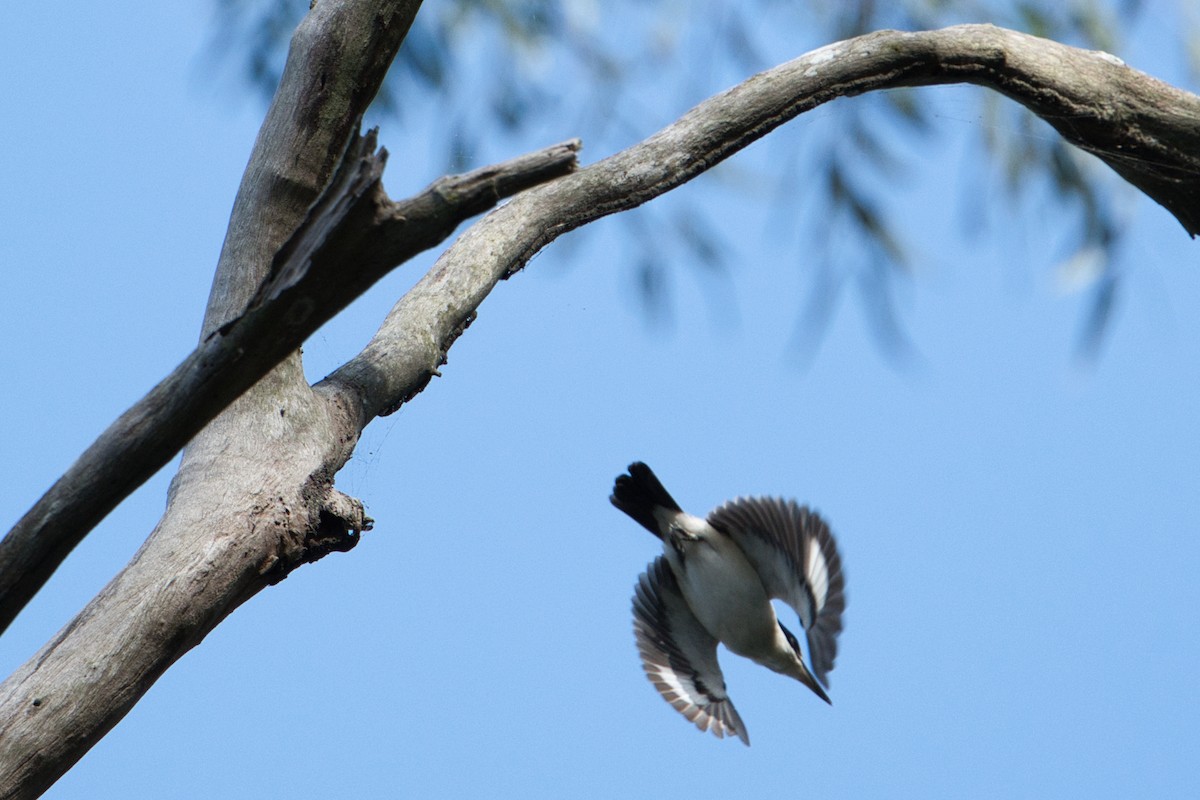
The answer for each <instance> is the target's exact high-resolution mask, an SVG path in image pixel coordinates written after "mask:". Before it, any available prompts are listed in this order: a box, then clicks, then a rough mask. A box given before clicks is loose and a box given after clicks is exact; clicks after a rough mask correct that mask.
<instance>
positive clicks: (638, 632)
mask: <svg viewBox="0 0 1200 800" xmlns="http://www.w3.org/2000/svg"><path fill="white" fill-rule="evenodd" d="M633 632H634V635H635V636H636V637H637V647H638V653H639V654H640V655H641V657H642V668H643V669H645V670H646V677H648V678H649V679H650V682H651V683H653V684H654V688H656V689H658V692H659V694H661V695H662V696H663V699H664V700H666V701H667V702H668V703H670V704H671V705H673V706H674V707H675V709H676V710H677V711H679V712H680V713H681V714H683V715H684V716H685V717H687V718H688V719H689V720H691V721H692V722H693V723H695V725H696V727H697V728H699V729H700V730H702V731H712V732H713V733H714V734H716V735H717V737H718V738H724V737H725V736H728V735H731V734H733V735H736V736H737V737H738V738H739V739H741V740H742V741H743V742H745V743H746V744H750V737H749V736H748V735H747V734H746V726H745V725H743V724H742V718H741V717H739V716H738V713H737V710H736V709H735V708H734V707H733V703H732V702H731V701H730V700H729V696H728V695H727V694H725V678H724V676H722V674H721V665H720V664H718V663H717V640H716V639H715V638H713V636H712V635H711V634H710V633H709V632H708V631H706V630H705V629H704V627H703V626H702V625H701V624H700V622H699V621H698V620H697V619H696V617H695V615H694V614H692V610H691V608H689V607H688V604H687V601H686V600H684V599H683V594H682V593H681V592H680V591H679V584H678V583H677V582H676V580H675V574H674V573H673V572H671V567H670V566H669V565H668V564H667V562H666V559H664V558H663V557H661V556H660V557H659V558H657V559H655V560H654V561H653V562H652V563H651V564H650V566H649V567H647V568H646V571H645V572H643V573H642V574H641V576H640V577H639V578H638V585H637V589H636V590H635V592H634V595H633Z"/></svg>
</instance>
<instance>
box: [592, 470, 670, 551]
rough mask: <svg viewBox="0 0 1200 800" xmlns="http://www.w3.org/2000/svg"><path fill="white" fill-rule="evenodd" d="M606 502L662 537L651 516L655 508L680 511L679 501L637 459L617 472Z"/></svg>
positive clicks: (655, 521) (656, 521) (656, 522)
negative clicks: (627, 469)
mask: <svg viewBox="0 0 1200 800" xmlns="http://www.w3.org/2000/svg"><path fill="white" fill-rule="evenodd" d="M608 499H609V501H610V502H611V503H612V504H613V505H614V506H616V507H617V508H619V509H621V510H622V511H624V512H625V513H626V514H628V515H629V516H630V517H632V518H633V519H634V520H635V521H636V522H637V523H638V524H639V525H641V526H642V527H643V528H645V529H646V530H648V531H650V532H651V533H653V534H654V535H655V536H658V537H660V538H661V537H662V533H661V531H659V529H658V520H656V519H655V517H654V510H655V509H656V508H665V509H667V510H669V511H681V510H682V509H680V508H679V504H678V503H676V502H675V499H674V498H673V497H671V495H670V494H668V493H667V490H666V489H665V488H663V485H662V483H661V482H660V481H659V480H658V477H657V476H656V475H655V474H654V472H653V471H652V470H651V469H650V468H649V467H647V466H646V465H645V464H643V463H642V462H641V461H635V462H633V463H632V464H630V465H629V471H628V472H627V473H626V474H624V475H618V476H617V480H616V481H615V482H614V483H613V492H612V495H610V496H609V498H608Z"/></svg>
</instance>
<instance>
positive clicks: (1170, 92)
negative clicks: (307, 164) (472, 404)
mask: <svg viewBox="0 0 1200 800" xmlns="http://www.w3.org/2000/svg"><path fill="white" fill-rule="evenodd" d="M949 83H973V84H978V85H980V86H985V87H988V88H991V89H995V90H996V91H999V92H1002V93H1004V94H1005V95H1007V96H1009V97H1011V98H1013V99H1014V100H1016V101H1017V102H1019V103H1021V104H1023V105H1025V106H1026V107H1027V108H1029V109H1030V110H1032V111H1033V112H1035V113H1037V114H1038V115H1039V116H1041V117H1042V118H1043V119H1045V120H1046V121H1047V122H1049V123H1050V124H1051V125H1053V126H1054V128H1055V129H1056V130H1058V131H1059V132H1060V133H1061V134H1062V135H1063V136H1064V137H1065V138H1066V139H1067V140H1068V141H1069V142H1071V143H1072V144H1075V145H1076V146H1078V147H1081V148H1083V149H1085V150H1087V151H1089V152H1091V153H1094V154H1096V155H1097V156H1099V157H1100V158H1102V159H1103V160H1104V161H1106V162H1107V163H1108V164H1109V165H1110V166H1112V167H1113V169H1115V170H1116V171H1117V172H1118V173H1119V174H1120V175H1121V176H1122V177H1124V178H1125V179H1126V180H1128V181H1129V182H1130V183H1132V184H1133V185H1135V186H1137V187H1138V188H1139V189H1141V190H1142V191H1143V192H1145V193H1146V194H1147V195H1149V196H1150V197H1152V198H1153V199H1155V200H1157V201H1158V202H1159V203H1161V204H1162V205H1163V206H1164V207H1166V208H1167V209H1168V210H1169V211H1171V213H1173V214H1174V215H1175V216H1176V218H1177V219H1179V221H1180V222H1181V223H1182V224H1183V226H1184V228H1185V229H1186V230H1187V231H1188V232H1189V233H1192V234H1195V233H1196V232H1197V225H1198V224H1200V180H1198V177H1197V176H1200V126H1197V124H1196V122H1195V121H1196V120H1197V119H1200V98H1197V97H1196V96H1195V95H1192V94H1189V93H1187V92H1184V91H1181V90H1179V89H1176V88H1174V87H1172V86H1168V85H1166V84H1164V83H1161V82H1160V81H1157V80H1155V79H1154V78H1151V77H1149V76H1147V75H1145V74H1143V73H1141V72H1138V71H1136V70H1133V69H1131V68H1129V67H1127V66H1125V65H1124V64H1123V63H1122V62H1121V61H1120V60H1119V59H1116V58H1115V57H1113V56H1111V55H1108V54H1106V53H1099V52H1095V51H1089V50H1080V49H1078V48H1073V47H1068V46H1066V45H1062V44H1059V43H1057V42H1052V41H1049V40H1046V39H1039V38H1037V37H1034V36H1029V35H1026V34H1022V33H1017V32H1015V31H1009V30H1004V29H1001V28H996V27H993V26H991V25H962V26H957V27H953V28H946V29H943V30H939V31H928V32H921V33H901V32H897V31H882V32H879V33H873V34H869V35H867V36H861V37H858V38H856V39H851V40H848V41H845V42H839V43H837V44H831V45H828V46H827V47H822V48H821V49H819V50H815V51H813V52H811V53H808V54H807V55H804V56H801V57H800V58H797V59H795V60H794V61H790V62H788V63H787V64H783V65H781V66H779V67H776V68H774V69H771V70H767V71H766V72H763V73H760V74H758V75H755V76H754V77H752V78H750V79H749V80H747V81H745V82H744V83H741V84H739V85H738V86H735V87H734V88H732V89H730V90H728V91H726V92H724V93H722V94H720V95H717V96H715V97H713V98H711V99H709V100H707V101H705V102H704V103H701V104H700V105H698V106H696V107H695V108H694V109H692V110H691V111H689V112H688V113H687V114H685V115H684V116H683V117H681V118H680V119H679V120H677V121H676V122H675V123H673V124H671V125H669V126H667V127H666V128H664V129H663V130H661V131H659V132H658V133H656V134H654V135H653V136H651V137H650V138H648V139H646V140H644V141H642V142H640V143H638V144H636V145H634V146H632V147H630V148H628V149H626V150H624V151H622V152H620V153H617V154H616V155H614V156H611V157H609V158H606V159H604V160H603V161H600V162H598V163H596V164H593V165H591V166H589V167H586V168H584V169H581V170H579V171H578V172H576V173H574V174H573V175H570V176H567V177H565V178H562V179H560V180H558V181H555V182H554V183H550V184H547V185H546V186H543V187H539V188H538V189H534V190H531V191H529V192H526V193H524V194H522V195H521V196H519V197H517V198H515V199H514V200H512V201H511V202H510V203H508V204H507V205H506V206H504V207H503V208H500V209H497V210H496V211H494V212H492V213H491V214H489V215H488V216H487V217H486V218H484V219H483V220H480V221H479V222H478V223H476V224H475V225H473V226H472V227H471V228H470V229H469V230H468V231H467V232H466V233H464V234H463V235H462V236H461V237H460V238H459V239H458V241H457V242H455V244H454V245H453V246H452V247H451V248H450V249H449V250H448V251H447V252H446V253H445V254H444V255H443V256H442V257H441V258H440V259H439V260H438V262H437V264H435V265H434V267H433V269H431V270H430V272H429V274H428V275H426V276H425V277H424V278H423V279H422V280H421V281H420V282H418V283H417V285H416V286H414V287H413V289H412V290H411V291H410V292H409V293H408V294H407V295H405V297H404V298H402V299H401V300H400V302H399V303H397V304H396V306H395V307H394V308H393V309H392V311H391V313H390V314H389V315H388V317H387V319H386V320H385V322H384V324H383V326H382V327H381V328H380V329H379V331H378V332H377V333H376V335H375V337H374V338H373V339H372V341H371V342H370V343H369V344H368V345H367V347H366V348H365V349H364V350H363V351H362V352H361V353H359V355H358V356H356V357H355V358H354V359H353V360H352V361H350V362H349V363H347V364H346V365H345V366H343V367H342V368H341V369H339V370H337V371H336V372H334V373H333V374H332V375H331V376H330V377H329V378H328V379H327V386H328V387H329V388H330V389H331V390H334V391H337V392H338V393H339V395H340V396H341V397H343V399H344V400H345V401H346V402H348V403H352V404H355V405H357V406H358V407H359V408H360V409H361V413H362V415H363V418H364V419H370V418H371V417H373V416H375V415H377V414H387V413H391V412H392V411H394V410H395V409H396V408H398V407H399V405H400V404H402V403H404V402H406V401H407V400H408V399H410V398H412V397H413V396H414V395H416V394H417V393H418V392H420V391H421V390H422V389H423V388H424V387H425V386H426V385H427V384H428V383H429V380H430V379H431V377H432V376H434V375H437V374H438V372H437V370H438V367H439V366H440V365H441V364H442V363H444V362H445V358H446V351H447V350H448V349H449V347H450V345H451V344H453V342H454V340H455V339H456V338H457V337H458V335H459V334H460V333H461V332H462V330H463V329H464V328H465V327H466V326H467V325H469V324H470V322H471V320H472V319H473V318H474V314H475V309H476V308H478V306H479V304H480V303H481V302H482V301H483V298H484V297H486V296H487V294H488V292H490V291H491V290H492V288H493V287H494V286H495V285H496V283H497V282H498V281H500V280H501V279H503V278H506V277H508V276H510V275H512V274H513V273H515V272H516V271H518V270H520V269H521V268H522V267H524V265H525V264H526V263H527V262H528V261H529V259H530V258H532V257H533V255H534V254H535V253H537V252H538V251H539V250H541V249H542V248H543V247H545V246H546V245H547V244H549V243H550V242H551V241H553V240H554V239H556V238H558V237H559V236H561V235H562V234H564V233H566V232H567V231H570V230H572V229H574V228H577V227H579V226H581V225H584V224H586V223H588V222H591V221H593V220H595V219H598V218H600V217H602V216H605V215H607V214H612V213H615V212H618V211H623V210H625V209H630V208H633V207H635V206H638V205H640V204H642V203H644V202H646V201H647V200H650V199H652V198H654V197H657V196H658V195H660V194H663V193H665V192H667V191H670V190H671V189H673V188H675V187H677V186H679V185H680V184H682V183H685V182H686V181H689V180H691V179H692V178H693V177H695V176H696V175H698V174H700V173H701V172H704V171H706V170H708V169H709V168H711V167H712V166H714V165H715V164H717V163H719V162H720V161H722V160H724V159H726V158H728V157H729V156H730V155H732V154H734V153H735V152H737V151H738V150H740V149H742V148H743V147H745V146H747V145H748V144H750V143H751V142H753V141H755V140H756V139H759V138H761V137H762V136H764V135H766V134H767V133H769V132H770V131H772V130H774V129H775V128H776V127H778V126H780V125H782V124H783V123H785V122H787V121H789V120H791V119H793V118H795V117H796V116H798V115H800V114H802V113H804V112H805V111H808V110H810V109H813V108H815V107H817V106H819V105H821V104H823V103H827V102H829V101H830V100H834V99H837V98H839V97H848V96H853V95H858V94H863V93H865V92H869V91H877V90H880V89H889V88H897V87H908V86H922V85H933V84H949Z"/></svg>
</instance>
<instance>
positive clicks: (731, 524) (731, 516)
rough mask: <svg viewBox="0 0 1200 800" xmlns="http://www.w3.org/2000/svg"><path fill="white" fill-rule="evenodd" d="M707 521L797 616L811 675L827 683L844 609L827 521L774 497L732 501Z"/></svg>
mask: <svg viewBox="0 0 1200 800" xmlns="http://www.w3.org/2000/svg"><path fill="white" fill-rule="evenodd" d="M708 522H709V524H710V525H712V526H713V527H714V528H716V529H717V530H719V531H721V532H723V533H725V534H727V535H728V536H729V537H730V538H732V539H733V540H734V541H735V542H736V543H737V544H738V546H739V547H741V548H742V552H744V553H745V554H746V558H747V559H749V561H750V564H751V565H752V566H753V567H754V568H755V570H757V572H758V574H759V576H760V577H761V578H762V582H763V586H764V587H766V590H767V594H768V595H770V596H771V597H772V598H776V597H777V598H779V599H781V600H783V601H784V602H785V603H787V604H788V605H789V606H791V607H792V609H793V610H794V611H795V612H796V614H797V615H798V616H799V617H800V624H801V625H803V626H804V631H805V633H806V634H807V635H808V651H809V656H810V658H811V659H812V672H813V675H815V676H816V678H817V680H819V681H820V682H821V684H822V685H824V686H829V679H828V674H829V671H830V670H832V669H833V662H834V660H835V659H836V658H837V637H838V634H839V633H841V631H842V612H844V611H845V610H846V579H845V576H844V575H843V574H842V559H841V557H840V556H839V555H838V551H837V544H836V543H835V542H834V540H833V534H832V533H830V532H829V526H828V525H826V524H825V521H824V520H822V519H821V518H820V517H819V516H817V514H816V513H814V512H812V511H809V510H808V509H807V508H805V507H802V506H799V505H796V502H795V501H794V500H779V499H776V498H773V497H756V498H744V497H739V498H738V499H736V500H731V501H730V502H728V503H726V504H725V505H723V506H721V507H720V508H718V509H716V510H715V511H713V512H712V513H711V514H709V515H708Z"/></svg>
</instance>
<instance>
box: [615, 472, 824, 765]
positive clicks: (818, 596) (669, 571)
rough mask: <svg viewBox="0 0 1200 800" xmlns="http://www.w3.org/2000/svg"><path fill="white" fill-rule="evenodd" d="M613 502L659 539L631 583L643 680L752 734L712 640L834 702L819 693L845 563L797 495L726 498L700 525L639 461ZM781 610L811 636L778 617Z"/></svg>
mask: <svg viewBox="0 0 1200 800" xmlns="http://www.w3.org/2000/svg"><path fill="white" fill-rule="evenodd" d="M609 500H611V501H612V504H613V505H614V506H616V507H617V508H619V509H620V510H621V511H624V512H625V513H626V514H628V515H629V516H630V517H632V518H633V519H634V520H635V521H636V522H637V523H638V524H640V525H641V526H642V527H644V528H645V529H646V530H648V531H650V532H651V533H653V534H654V535H655V536H657V537H658V538H659V539H660V540H662V546H663V554H662V555H661V556H659V557H658V558H656V559H655V560H654V561H653V562H651V563H650V566H648V567H647V568H646V571H645V572H644V573H642V574H641V576H640V577H639V578H638V584H637V588H636V590H635V592H634V596H633V630H634V635H635V637H636V639H637V648H638V653H639V654H640V655H641V659H642V668H643V669H644V670H645V671H646V676H647V677H648V678H649V679H650V681H651V683H653V684H654V686H655V688H656V689H658V692H659V694H661V695H662V696H663V699H665V700H666V701H667V702H668V703H670V704H671V705H672V706H674V707H675V709H676V710H678V711H679V712H680V713H681V714H683V715H684V716H685V717H687V718H688V719H689V720H690V721H691V722H693V723H695V725H696V727H697V728H699V729H700V730H702V731H706V730H711V731H712V732H713V733H714V734H716V735H717V737H719V738H724V737H725V736H729V735H736V736H737V737H738V738H739V739H741V740H742V741H743V742H744V743H746V744H747V745H748V744H750V737H749V736H748V735H747V733H746V726H745V725H744V724H743V723H742V719H741V717H740V716H738V713H737V710H736V709H735V708H734V707H733V702H732V701H731V700H730V699H729V695H728V694H726V693H725V679H724V676H723V675H722V674H721V665H720V664H719V663H718V662H717V643H718V642H719V643H721V644H723V645H725V647H726V649H728V650H729V651H730V652H733V653H736V654H738V655H740V656H745V657H746V658H749V659H751V660H752V661H754V662H756V663H758V664H762V665H763V666H764V667H768V668H770V669H772V670H774V671H775V672H780V673H782V674H784V675H789V676H791V677H793V678H795V679H796V680H798V681H800V682H801V683H803V684H804V685H805V686H807V687H808V688H809V689H812V690H813V692H815V693H816V695H817V696H818V697H820V698H821V699H822V700H824V701H825V702H826V703H829V702H830V700H829V696H828V695H827V694H825V689H824V688H823V687H827V686H828V685H829V680H828V673H829V671H830V670H832V669H833V662H834V659H835V658H836V656H837V637H838V634H839V633H841V630H842V612H843V611H845V609H846V591H845V588H846V581H845V577H844V576H843V575H842V560H841V557H840V556H839V555H838V552H837V544H836V543H835V542H834V540H833V534H831V533H830V532H829V526H828V525H826V524H825V522H824V520H822V519H821V518H820V517H819V516H817V515H816V514H815V513H813V512H812V511H809V510H808V509H807V508H805V507H803V506H799V505H797V504H796V502H795V501H794V500H779V499H776V498H771V497H755V498H742V497H739V498H738V499H736V500H731V501H730V502H728V503H725V504H724V505H722V506H720V507H719V508H717V509H716V510H714V511H713V512H712V513H711V514H709V515H708V518H707V519H702V518H700V517H695V516H692V515H691V514H687V513H685V512H684V511H683V509H681V508H680V507H679V504H678V503H676V502H675V500H674V499H672V497H671V495H670V494H668V493H667V490H666V489H664V488H663V485H662V483H660V482H659V480H658V478H657V477H656V476H655V474H654V473H653V472H652V471H651V470H650V468H649V467H647V466H646V465H645V464H643V463H641V462H640V461H639V462H635V463H633V464H630V465H629V471H628V472H627V473H626V474H624V475H621V476H619V477H618V478H617V480H616V483H615V485H614V486H613V493H612V496H611V497H609ZM775 598H778V599H780V600H783V602H785V603H787V604H788V605H789V606H791V607H792V609H793V610H794V611H795V612H796V614H797V615H798V616H799V617H800V624H801V625H802V626H803V627H804V632H805V635H806V638H807V639H808V653H809V657H810V658H811V660H812V668H811V671H810V669H809V667H808V666H806V665H805V663H804V657H803V653H802V652H801V650H800V643H799V641H797V639H796V637H795V636H794V635H793V634H792V632H791V631H789V630H788V629H787V628H785V627H784V626H783V623H782V622H780V621H779V620H778V619H777V618H776V616H775V609H774V607H773V606H772V605H771V600H772V599H775Z"/></svg>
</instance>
